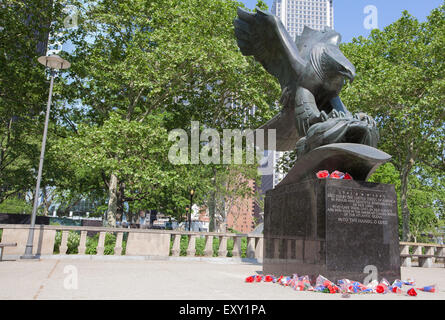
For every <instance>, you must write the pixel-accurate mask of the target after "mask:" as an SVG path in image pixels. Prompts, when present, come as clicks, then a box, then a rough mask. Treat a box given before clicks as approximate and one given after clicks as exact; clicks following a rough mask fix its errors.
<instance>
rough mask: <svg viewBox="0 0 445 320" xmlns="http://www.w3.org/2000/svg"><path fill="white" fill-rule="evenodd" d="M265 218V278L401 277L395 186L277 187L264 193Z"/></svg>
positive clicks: (310, 183) (327, 183)
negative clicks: (302, 276) (284, 276)
mask: <svg viewBox="0 0 445 320" xmlns="http://www.w3.org/2000/svg"><path fill="white" fill-rule="evenodd" d="M264 218H265V221H264V261H263V272H264V273H265V274H274V275H277V276H278V275H292V274H298V275H309V276H310V277H311V278H312V279H313V280H315V278H316V277H317V276H318V275H319V274H321V275H323V276H325V277H327V278H328V279H330V280H331V281H337V280H339V279H343V278H348V279H351V280H356V281H361V282H363V281H365V278H366V277H368V279H370V278H371V277H372V276H373V275H375V276H376V277H377V278H378V279H379V280H380V279H381V278H386V279H387V280H389V281H393V280H395V279H400V256H399V240H398V216H397V203H396V193H395V190H394V186H392V185H385V184H376V183H369V182H363V181H352V180H335V179H321V180H319V179H313V180H305V181H302V182H299V183H293V184H286V185H282V186H278V187H277V188H276V189H274V190H270V191H268V192H267V194H266V201H265V214H264ZM364 271H366V272H367V273H364ZM370 271H374V272H375V271H376V272H377V274H373V275H370V274H369V272H370Z"/></svg>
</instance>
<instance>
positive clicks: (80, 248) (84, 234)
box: [77, 231, 87, 254]
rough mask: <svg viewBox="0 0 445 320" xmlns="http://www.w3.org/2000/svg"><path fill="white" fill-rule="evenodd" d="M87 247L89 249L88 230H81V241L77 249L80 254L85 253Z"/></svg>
mask: <svg viewBox="0 0 445 320" xmlns="http://www.w3.org/2000/svg"><path fill="white" fill-rule="evenodd" d="M86 249H87V232H86V231H81V232H80V241H79V246H78V247H77V251H78V252H79V254H85V250H86Z"/></svg>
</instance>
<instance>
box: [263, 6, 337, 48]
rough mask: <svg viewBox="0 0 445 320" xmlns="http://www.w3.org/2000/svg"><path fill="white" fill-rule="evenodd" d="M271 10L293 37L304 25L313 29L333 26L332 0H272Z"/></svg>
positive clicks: (300, 31) (299, 32) (301, 30)
mask: <svg viewBox="0 0 445 320" xmlns="http://www.w3.org/2000/svg"><path fill="white" fill-rule="evenodd" d="M271 11H272V13H273V14H274V15H276V16H277V17H279V18H280V20H281V22H282V23H283V25H284V26H285V27H286V30H287V31H288V32H289V34H290V35H291V36H292V38H293V39H295V36H297V35H299V34H301V33H302V32H303V29H304V26H308V27H310V28H312V29H315V30H323V29H324V28H325V27H326V26H327V27H330V28H334V8H333V6H332V0H274V2H273V5H272V10H271Z"/></svg>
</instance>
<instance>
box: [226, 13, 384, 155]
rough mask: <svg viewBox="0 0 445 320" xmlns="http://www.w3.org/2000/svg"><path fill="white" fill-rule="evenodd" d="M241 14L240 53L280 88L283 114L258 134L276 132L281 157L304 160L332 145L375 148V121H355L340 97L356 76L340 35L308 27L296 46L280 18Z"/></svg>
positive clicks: (357, 116)
mask: <svg viewBox="0 0 445 320" xmlns="http://www.w3.org/2000/svg"><path fill="white" fill-rule="evenodd" d="M237 13H238V18H237V19H235V20H234V26H235V36H236V39H237V43H238V47H239V48H240V50H241V53H242V54H243V55H245V56H253V57H254V58H255V59H256V60H257V61H258V62H260V63H261V64H262V65H263V67H264V68H265V69H266V70H267V71H268V72H269V73H270V74H272V75H273V76H275V77H276V78H277V79H278V81H279V82H280V85H281V89H282V95H281V99H280V103H281V105H282V109H281V112H280V113H279V114H277V115H276V116H275V117H274V118H273V119H271V120H270V121H269V122H267V123H266V124H265V125H263V126H262V127H261V128H260V129H275V130H276V138H277V140H276V150H277V151H289V150H294V149H296V150H297V155H298V156H300V155H302V154H304V153H307V152H309V151H310V150H312V149H314V148H316V147H319V146H322V145H326V144H330V143H342V142H349V143H360V144H366V145H369V146H372V147H376V146H377V142H378V140H379V135H378V130H377V127H376V124H375V121H374V120H373V119H372V118H371V117H369V116H367V115H365V114H363V113H358V114H355V115H352V114H351V113H350V112H349V111H348V110H347V109H346V107H345V105H344V104H343V103H342V101H341V99H340V97H339V93H340V91H341V89H342V88H343V85H344V83H345V81H348V80H349V81H351V82H352V81H353V80H354V78H355V75H356V73H355V72H356V71H355V67H354V65H353V64H352V63H351V62H350V61H349V60H348V59H347V58H346V57H345V56H344V55H343V53H342V52H341V51H340V48H339V44H340V42H341V36H340V34H339V33H337V32H336V31H334V30H332V29H330V28H327V27H326V28H325V30H323V31H317V30H313V29H311V28H309V27H307V26H305V27H304V30H303V33H302V34H301V35H300V36H297V37H296V40H295V42H294V41H293V39H292V38H291V36H290V35H289V33H288V32H287V31H286V29H285V27H284V26H283V24H282V23H281V21H280V20H279V18H278V17H277V16H275V15H273V14H270V13H268V12H265V11H262V10H260V9H258V8H257V9H256V13H251V12H248V11H245V10H243V9H241V8H238V12H237ZM267 145H268V142H267V141H266V142H265V148H266V149H267V148H268V147H267Z"/></svg>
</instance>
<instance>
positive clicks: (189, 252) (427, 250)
mask: <svg viewBox="0 0 445 320" xmlns="http://www.w3.org/2000/svg"><path fill="white" fill-rule="evenodd" d="M0 230H3V233H2V238H1V242H3V243H6V242H10V243H14V242H16V243H17V246H16V247H5V248H4V256H5V257H7V256H13V257H19V256H21V255H23V253H24V252H25V246H26V242H27V239H28V233H29V226H28V225H21V224H20V225H14V224H0ZM73 233H76V235H77V236H76V241H78V245H77V250H75V251H77V252H69V248H70V247H71V251H73V250H72V247H73V244H70V237H71V235H72V234H73ZM97 233H98V234H99V236H98V239H97V240H95V241H97V245H96V247H95V254H94V252H93V253H92V252H87V247H88V244H87V242H88V241H91V238H89V237H88V234H97ZM107 234H113V235H114V239H115V240H113V241H114V242H113V243H114V244H112V246H113V247H112V250H110V248H109V247H110V245H109V244H108V251H107V252H105V250H106V248H107V245H106V241H107V240H106V239H107ZM58 237H59V238H58ZM274 240H275V241H274V243H273V246H274V247H275V249H276V250H275V252H276V255H277V257H278V255H279V241H278V240H279V239H274ZM59 242H60V245H58V244H59ZM89 247H90V248H91V244H90V245H89ZM289 248H290V246H289V247H288V248H287V249H288V250H289ZM90 251H91V250H90ZM33 253H34V254H37V255H40V256H43V257H45V256H50V255H57V254H58V255H80V256H85V255H88V254H89V255H92V254H94V255H96V256H105V255H114V256H121V255H125V256H148V257H164V258H165V257H180V256H187V257H203V258H225V257H232V258H247V259H256V260H257V261H258V262H262V260H263V235H257V234H255V235H253V234H234V233H216V232H188V231H179V230H151V229H148V230H147V229H124V228H115V229H110V228H105V227H86V226H48V225H37V226H36V227H35V229H34V244H33ZM400 255H401V265H402V266H405V267H407V266H411V265H412V261H413V260H417V261H418V265H419V266H420V267H431V266H432V265H433V263H444V260H445V245H440V244H430V243H413V242H400Z"/></svg>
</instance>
